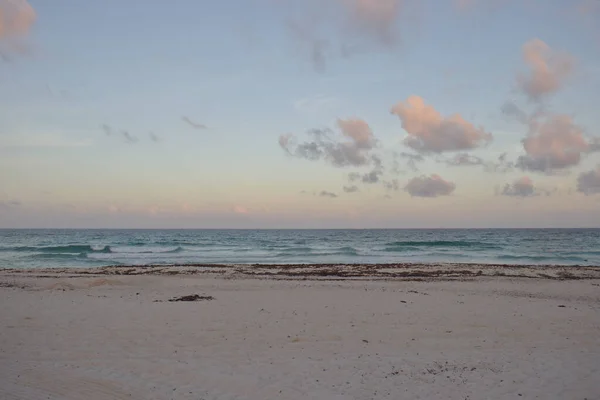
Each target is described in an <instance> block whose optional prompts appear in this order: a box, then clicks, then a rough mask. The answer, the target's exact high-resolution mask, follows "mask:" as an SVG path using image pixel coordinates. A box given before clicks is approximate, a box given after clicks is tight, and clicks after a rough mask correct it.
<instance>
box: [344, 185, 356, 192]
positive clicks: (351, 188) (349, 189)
mask: <svg viewBox="0 0 600 400" xmlns="http://www.w3.org/2000/svg"><path fill="white" fill-rule="evenodd" d="M344 192H346V193H356V192H360V189H359V188H358V186H356V185H352V186H344Z"/></svg>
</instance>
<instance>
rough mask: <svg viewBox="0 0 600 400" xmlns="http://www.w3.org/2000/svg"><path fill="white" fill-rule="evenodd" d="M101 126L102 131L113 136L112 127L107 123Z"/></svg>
mask: <svg viewBox="0 0 600 400" xmlns="http://www.w3.org/2000/svg"><path fill="white" fill-rule="evenodd" d="M100 128H101V129H102V131H104V134H105V135H106V136H111V135H112V134H113V130H112V128H111V127H110V126H108V125H106V124H102V125H100Z"/></svg>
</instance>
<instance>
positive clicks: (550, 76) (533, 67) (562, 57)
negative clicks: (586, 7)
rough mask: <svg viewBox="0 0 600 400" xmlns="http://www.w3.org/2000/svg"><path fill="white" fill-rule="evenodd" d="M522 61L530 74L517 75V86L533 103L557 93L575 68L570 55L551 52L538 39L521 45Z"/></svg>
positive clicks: (548, 47)
mask: <svg viewBox="0 0 600 400" xmlns="http://www.w3.org/2000/svg"><path fill="white" fill-rule="evenodd" d="M523 59H524V61H525V63H526V64H527V65H528V66H529V68H530V72H529V74H519V75H518V76H517V85H518V87H519V88H520V89H521V90H522V91H523V93H525V94H526V95H527V96H528V97H529V98H530V99H531V100H534V101H539V100H541V99H542V98H543V97H544V96H547V95H550V94H552V93H555V92H556V91H558V90H559V89H560V88H561V87H562V86H563V84H564V82H565V80H566V79H567V78H568V77H569V76H570V75H571V73H572V72H573V69H574V66H575V60H574V59H573V57H572V56H571V55H569V54H567V53H564V52H557V51H554V50H552V49H551V48H550V46H548V45H547V44H546V43H544V42H543V41H541V40H540V39H533V40H530V41H529V42H527V43H525V44H524V45H523Z"/></svg>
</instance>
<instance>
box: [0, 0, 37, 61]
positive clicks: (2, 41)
mask: <svg viewBox="0 0 600 400" xmlns="http://www.w3.org/2000/svg"><path fill="white" fill-rule="evenodd" d="M35 20H36V13H35V10H34V9H33V7H31V5H30V4H29V3H28V2H27V1H26V0H0V57H1V58H2V59H3V60H5V61H9V60H10V56H9V54H10V53H13V52H17V53H22V52H24V51H26V50H27V46H26V45H25V44H24V43H23V39H24V38H25V37H26V36H27V35H28V34H29V31H30V30H31V27H32V26H33V24H34V22H35Z"/></svg>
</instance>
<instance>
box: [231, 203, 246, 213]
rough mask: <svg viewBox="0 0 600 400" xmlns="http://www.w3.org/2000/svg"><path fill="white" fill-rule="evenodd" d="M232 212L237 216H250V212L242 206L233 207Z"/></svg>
mask: <svg viewBox="0 0 600 400" xmlns="http://www.w3.org/2000/svg"><path fill="white" fill-rule="evenodd" d="M232 211H233V212H234V213H235V214H249V213H250V211H248V209H247V208H246V207H243V206H240V205H235V206H233V209H232Z"/></svg>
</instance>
